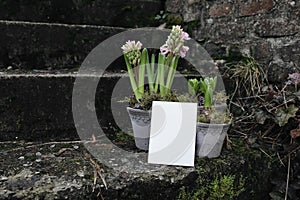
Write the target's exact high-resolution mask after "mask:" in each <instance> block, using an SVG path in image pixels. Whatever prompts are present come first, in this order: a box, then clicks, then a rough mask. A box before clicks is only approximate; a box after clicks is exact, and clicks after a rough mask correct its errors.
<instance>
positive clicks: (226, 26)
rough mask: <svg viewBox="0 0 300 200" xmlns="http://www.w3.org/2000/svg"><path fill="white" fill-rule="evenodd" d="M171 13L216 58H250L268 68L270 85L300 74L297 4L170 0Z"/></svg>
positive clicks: (258, 0) (286, 1)
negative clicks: (291, 75)
mask: <svg viewBox="0 0 300 200" xmlns="http://www.w3.org/2000/svg"><path fill="white" fill-rule="evenodd" d="M166 11H167V12H168V13H170V14H171V15H174V16H178V15H179V16H180V17H182V19H183V21H184V22H185V23H186V24H187V25H188V26H189V29H190V32H191V34H192V36H193V38H194V39H196V40H198V41H200V42H202V43H203V45H204V47H205V48H206V50H207V51H208V52H209V53H210V54H211V55H212V57H213V58H214V59H220V58H222V59H224V58H225V59H226V58H227V59H230V57H232V56H238V55H241V54H250V55H252V56H253V57H254V58H255V59H256V60H258V61H259V62H260V63H261V64H263V66H264V68H265V69H266V70H268V75H269V77H268V78H269V81H270V82H277V81H285V80H286V77H287V75H288V73H290V72H295V71H299V66H300V33H299V30H300V20H299V16H300V2H298V1H291V0H284V1H280V0H277V1H276V0H240V1H237V0H223V1H217V0H167V1H166Z"/></svg>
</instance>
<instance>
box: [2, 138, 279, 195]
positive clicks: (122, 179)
mask: <svg viewBox="0 0 300 200" xmlns="http://www.w3.org/2000/svg"><path fill="white" fill-rule="evenodd" d="M90 144H91V145H96V144H98V142H95V143H90ZM98 148H99V146H98ZM107 148H108V149H109V150H110V151H111V150H114V149H111V147H107ZM131 153H132V154H131V156H132V158H129V159H128V158H126V159H125V158H124V157H114V156H111V157H109V158H108V160H107V161H106V162H111V163H112V165H113V166H112V167H108V166H105V165H104V164H103V162H102V161H101V160H99V162H97V163H96V162H95V160H94V161H93V158H92V156H91V155H90V154H89V152H88V151H87V150H86V149H85V147H84V145H83V144H82V143H80V142H79V141H71V142H53V143H19V142H6V143H1V145H0V160H1V165H0V199H12V200H15V199H46V200H48V199H49V200H50V199H149V200H152V199H153V200H154V199H192V198H191V197H193V199H196V198H197V199H207V198H208V196H211V197H216V198H215V199H222V197H223V196H222V195H226V197H228V199H233V198H232V197H234V196H235V198H234V199H239V200H248V199H253V200H260V199H269V198H270V196H269V193H270V192H271V191H272V184H271V182H270V179H271V178H272V176H274V175H275V174H276V173H278V172H280V171H282V170H283V171H284V170H285V168H284V167H279V164H278V163H279V160H278V159H276V158H273V159H272V157H271V156H268V155H266V154H265V153H263V152H262V151H259V150H254V149H249V148H245V147H243V144H241V142H240V141H239V140H233V146H232V150H226V149H225V148H224V150H223V151H222V154H221V156H220V157H219V158H215V159H199V158H196V159H195V167H194V168H193V167H179V166H163V165H151V164H148V163H147V161H146V160H145V159H141V162H138V163H136V162H134V160H135V159H134V158H135V157H138V156H140V157H141V154H138V155H137V153H133V152H131ZM144 154H145V153H144ZM108 156H109V155H108ZM145 157H146V155H145ZM122 162H123V163H122ZM12 166H13V167H12ZM133 169H135V170H133ZM94 171H96V176H95V174H94ZM97 172H98V173H99V174H100V175H101V176H102V178H101V177H100V176H99V175H97ZM262 177H263V178H262ZM95 178H97V179H96V181H95V184H94V180H95ZM106 187H107V188H106ZM190 193H191V194H190ZM236 196H238V198H237V197H236ZM179 197H181V198H179ZM188 197H190V198H188ZM201 197H203V198H201ZM204 197H205V198H204ZM230 197H231V198H230ZM213 199H214V198H213Z"/></svg>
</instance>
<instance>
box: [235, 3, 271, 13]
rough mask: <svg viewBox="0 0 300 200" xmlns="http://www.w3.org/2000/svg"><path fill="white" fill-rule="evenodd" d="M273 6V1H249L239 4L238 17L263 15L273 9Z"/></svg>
mask: <svg viewBox="0 0 300 200" xmlns="http://www.w3.org/2000/svg"><path fill="white" fill-rule="evenodd" d="M273 6H274V2H273V0H249V1H248V2H246V3H239V16H250V15H255V14H258V13H263V12H266V11H268V10H270V9H271V8H273Z"/></svg>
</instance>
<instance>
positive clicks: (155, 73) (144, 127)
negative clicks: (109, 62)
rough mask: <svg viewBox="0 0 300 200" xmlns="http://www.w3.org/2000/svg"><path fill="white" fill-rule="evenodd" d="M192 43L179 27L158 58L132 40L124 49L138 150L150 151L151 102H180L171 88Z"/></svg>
mask: <svg viewBox="0 0 300 200" xmlns="http://www.w3.org/2000/svg"><path fill="white" fill-rule="evenodd" d="M189 39H190V38H189V35H188V34H187V33H186V32H184V31H183V30H182V29H181V27H180V26H173V27H172V31H171V33H170V35H169V36H168V38H167V41H166V43H165V44H163V45H162V46H161V48H160V52H159V54H158V55H156V54H155V53H152V54H151V55H149V52H148V50H147V49H146V48H144V49H142V43H141V42H140V41H130V40H129V41H127V42H126V43H125V44H124V45H123V46H122V47H121V49H122V50H123V54H124V59H125V63H126V67H127V71H128V74H129V79H130V84H131V87H132V90H133V93H134V95H133V97H132V98H131V99H130V102H129V107H127V111H128V113H129V116H130V120H131V123H132V128H133V135H134V138H135V144H136V146H137V147H138V148H139V149H142V150H148V146H149V137H150V124H151V106H152V101H178V100H177V98H176V95H175V94H174V92H172V90H171V87H172V83H173V80H174V76H175V72H176V69H177V65H178V60H179V58H180V57H181V58H184V57H185V55H186V53H187V51H188V50H189V47H187V46H184V42H185V41H186V40H189ZM145 77H147V79H148V81H147V84H145Z"/></svg>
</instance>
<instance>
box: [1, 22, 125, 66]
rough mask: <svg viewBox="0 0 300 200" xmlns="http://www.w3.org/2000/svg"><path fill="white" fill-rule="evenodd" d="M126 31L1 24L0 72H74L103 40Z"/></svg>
mask: <svg viewBox="0 0 300 200" xmlns="http://www.w3.org/2000/svg"><path fill="white" fill-rule="evenodd" d="M125 30H126V29H124V28H118V27H108V26H89V25H68V24H51V23H36V22H17V21H3V20H0V69H1V68H2V69H3V68H4V69H6V68H7V67H9V66H11V67H12V68H13V69H23V70H30V69H52V70H53V69H62V68H66V69H72V68H75V69H76V68H79V66H80V65H81V63H82V62H83V60H84V59H85V57H86V56H87V55H88V53H89V52H90V51H91V50H92V49H93V48H95V47H96V46H97V45H98V44H100V43H101V42H102V41H103V40H105V39H107V38H109V37H111V36H113V35H115V34H117V33H120V32H122V31H125Z"/></svg>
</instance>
